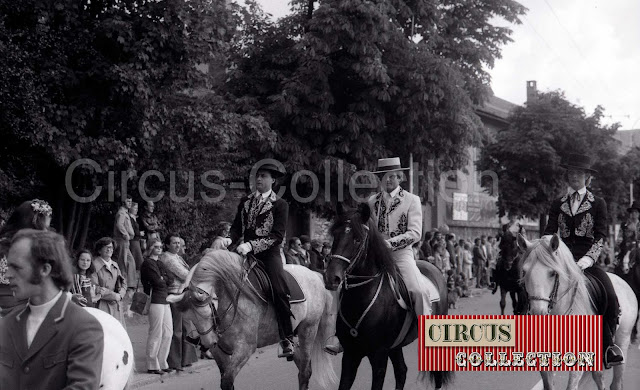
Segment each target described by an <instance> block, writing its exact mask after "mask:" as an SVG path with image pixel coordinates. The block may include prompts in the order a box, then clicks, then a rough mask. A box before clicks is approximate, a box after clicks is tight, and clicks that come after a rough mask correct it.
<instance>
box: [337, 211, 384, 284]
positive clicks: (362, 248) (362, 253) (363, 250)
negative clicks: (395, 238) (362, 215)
mask: <svg viewBox="0 0 640 390" xmlns="http://www.w3.org/2000/svg"><path fill="white" fill-rule="evenodd" d="M347 222H348V223H349V222H351V221H350V220H348V221H347ZM362 227H363V228H364V230H365V236H364V239H363V240H362V242H361V243H360V245H359V246H358V251H357V252H356V255H355V256H354V257H353V259H349V258H347V257H345V256H341V255H331V258H332V259H338V260H341V261H344V262H345V263H347V264H348V266H347V269H346V270H345V271H344V274H345V278H344V282H343V283H344V288H345V290H348V289H350V288H354V287H358V286H362V285H365V284H367V283H369V282H371V281H372V280H373V279H375V278H377V277H378V276H380V275H381V273H380V272H378V273H377V274H375V275H365V276H361V275H351V273H350V272H351V271H352V270H353V269H354V268H355V266H356V264H358V262H359V261H360V260H361V259H364V258H365V257H366V254H367V244H368V243H369V226H367V225H364V224H363V225H362ZM349 278H351V279H366V280H365V281H363V282H359V283H353V284H349V282H348V281H347V280H348V279H349Z"/></svg>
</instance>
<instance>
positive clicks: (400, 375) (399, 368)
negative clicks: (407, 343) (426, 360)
mask: <svg viewBox="0 0 640 390" xmlns="http://www.w3.org/2000/svg"><path fill="white" fill-rule="evenodd" d="M389 358H390V359H391V364H393V375H394V376H395V378H396V390H402V389H404V384H405V382H406V381H407V365H406V363H405V362H404V355H403V354H402V347H396V348H394V349H392V350H391V351H389Z"/></svg>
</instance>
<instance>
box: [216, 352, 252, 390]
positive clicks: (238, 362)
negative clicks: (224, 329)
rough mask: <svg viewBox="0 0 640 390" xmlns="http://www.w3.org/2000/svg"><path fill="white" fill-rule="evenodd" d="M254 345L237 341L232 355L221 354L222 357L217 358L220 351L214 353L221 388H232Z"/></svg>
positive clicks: (227, 389)
mask: <svg viewBox="0 0 640 390" xmlns="http://www.w3.org/2000/svg"><path fill="white" fill-rule="evenodd" d="M255 350H256V345H255V344H252V345H249V344H245V343H239V344H237V348H236V349H235V350H234V351H233V355H231V356H227V355H223V356H224V357H223V358H222V359H218V357H219V356H220V355H222V353H219V354H216V355H217V356H216V362H218V368H219V369H220V388H221V389H222V390H233V389H234V387H233V382H234V381H235V379H236V376H237V375H238V372H240V369H241V368H242V367H244V365H245V364H247V361H248V360H249V357H251V355H252V354H253V352H255Z"/></svg>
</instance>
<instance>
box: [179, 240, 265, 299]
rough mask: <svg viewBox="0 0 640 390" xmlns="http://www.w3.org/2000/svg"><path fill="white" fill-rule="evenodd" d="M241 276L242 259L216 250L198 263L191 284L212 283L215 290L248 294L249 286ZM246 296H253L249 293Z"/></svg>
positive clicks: (242, 270) (231, 253) (209, 252)
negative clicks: (240, 291)
mask: <svg viewBox="0 0 640 390" xmlns="http://www.w3.org/2000/svg"><path fill="white" fill-rule="evenodd" d="M243 276H244V268H243V257H242V256H240V255H239V254H237V253H234V252H230V251H227V250H224V249H217V250H211V251H208V252H207V253H206V254H205V255H204V256H203V257H202V259H201V260H200V262H198V264H197V265H196V270H195V272H194V273H193V277H192V278H191V283H192V284H198V283H212V284H213V285H214V286H215V287H216V288H224V289H225V291H226V292H227V293H229V294H233V293H234V292H235V291H237V290H238V289H241V290H242V291H243V292H245V293H249V291H250V290H249V286H248V284H247V283H246V282H244V281H243ZM248 295H249V296H251V297H253V296H254V294H251V293H249V294H248Z"/></svg>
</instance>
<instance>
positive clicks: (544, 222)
mask: <svg viewBox="0 0 640 390" xmlns="http://www.w3.org/2000/svg"><path fill="white" fill-rule="evenodd" d="M539 218H540V220H539V221H538V223H539V226H540V237H542V235H543V234H544V230H545V229H546V228H547V214H546V213H540V217H539Z"/></svg>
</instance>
